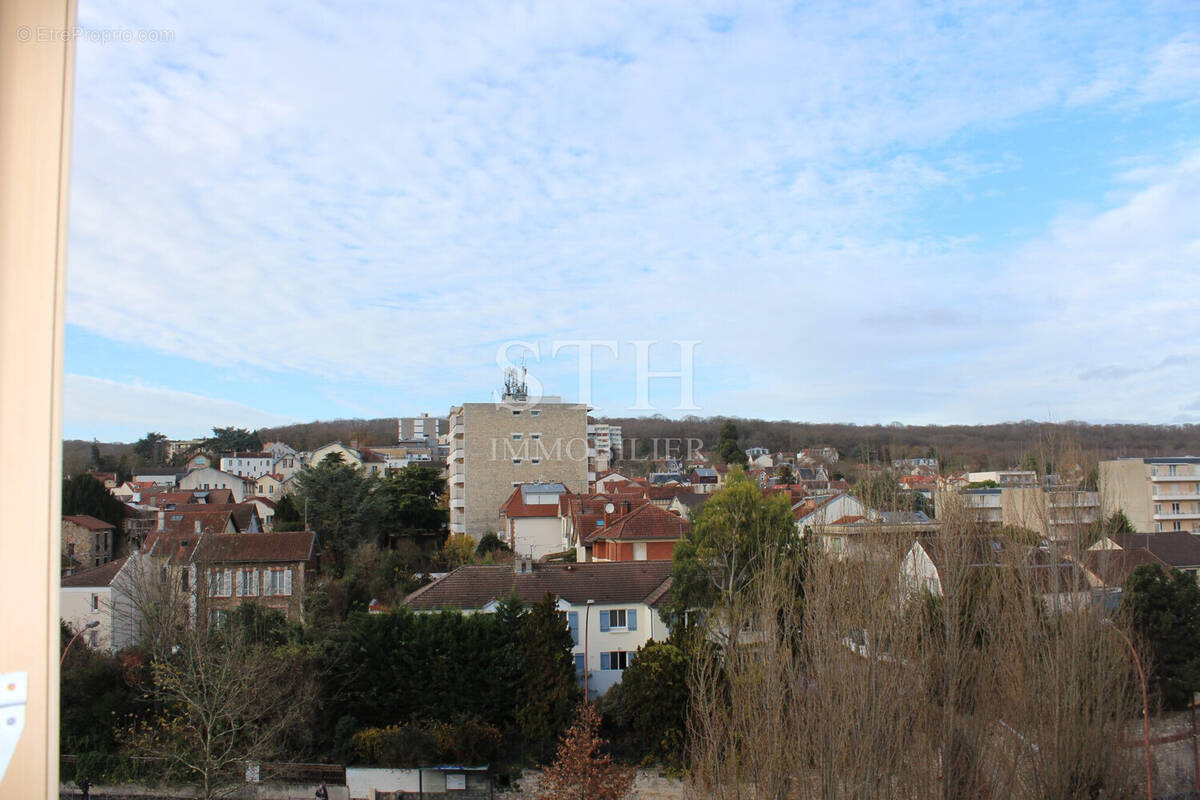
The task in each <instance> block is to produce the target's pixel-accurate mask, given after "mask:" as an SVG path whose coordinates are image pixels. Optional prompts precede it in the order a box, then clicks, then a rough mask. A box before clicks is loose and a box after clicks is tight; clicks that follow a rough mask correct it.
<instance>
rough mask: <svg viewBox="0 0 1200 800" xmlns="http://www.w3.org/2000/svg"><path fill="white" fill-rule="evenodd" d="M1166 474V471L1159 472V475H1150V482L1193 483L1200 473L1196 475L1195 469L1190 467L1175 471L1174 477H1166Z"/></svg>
mask: <svg viewBox="0 0 1200 800" xmlns="http://www.w3.org/2000/svg"><path fill="white" fill-rule="evenodd" d="M1166 472H1167V471H1166V470H1163V471H1162V472H1159V474H1157V475H1151V476H1150V480H1152V481H1154V482H1155V483H1158V482H1164V481H1193V482H1194V481H1195V480H1196V478H1197V477H1200V473H1197V472H1196V468H1195V467H1192V466H1186V467H1180V468H1179V469H1177V470H1175V474H1174V475H1168V474H1166Z"/></svg>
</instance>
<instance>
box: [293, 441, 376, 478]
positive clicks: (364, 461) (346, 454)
mask: <svg viewBox="0 0 1200 800" xmlns="http://www.w3.org/2000/svg"><path fill="white" fill-rule="evenodd" d="M330 455H339V456H341V457H342V461H343V462H344V463H346V464H349V465H350V466H352V467H355V468H356V469H361V470H365V471H366V472H369V473H373V474H375V475H381V476H382V475H383V474H384V472H386V471H387V459H386V458H384V457H383V456H381V455H379V454H378V453H376V452H375V451H373V450H371V449H369V448H366V447H359V445H358V441H357V440H351V441H350V445H349V446H346V445H344V444H342V443H341V442H331V443H329V444H327V445H323V446H321V447H318V448H317V449H316V450H313V452H312V461H311V463H312V464H313V465H314V466H315V465H316V464H320V463H321V462H322V461H324V460H325V458H326V457H328V456H330Z"/></svg>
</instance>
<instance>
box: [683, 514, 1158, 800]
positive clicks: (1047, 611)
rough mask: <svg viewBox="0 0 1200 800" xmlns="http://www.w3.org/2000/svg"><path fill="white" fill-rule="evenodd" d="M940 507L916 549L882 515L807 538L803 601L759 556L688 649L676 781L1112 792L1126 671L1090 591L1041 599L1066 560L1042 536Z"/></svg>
mask: <svg viewBox="0 0 1200 800" xmlns="http://www.w3.org/2000/svg"><path fill="white" fill-rule="evenodd" d="M942 524H943V528H942V530H941V532H940V533H938V534H937V535H934V536H928V537H924V538H923V539H921V540H920V542H919V544H920V549H919V551H918V550H916V549H914V547H913V545H914V540H913V539H912V538H909V539H907V540H906V539H904V538H902V537H901V536H899V535H896V534H894V532H892V531H889V530H887V529H884V528H883V527H882V526H881V527H879V528H878V529H877V530H874V531H873V532H868V533H866V534H864V535H865V536H867V537H868V542H867V544H866V546H864V547H862V548H861V549H859V550H857V551H856V552H854V553H853V554H851V555H849V556H847V557H843V558H839V557H834V556H832V555H830V554H826V553H822V552H821V549H820V548H812V549H811V550H810V551H809V553H808V556H807V563H806V564H805V567H804V568H805V575H804V584H803V585H804V600H803V608H800V607H798V605H797V603H796V601H795V596H794V593H793V591H792V589H791V587H792V586H794V585H795V578H794V576H791V575H789V574H787V572H786V570H787V569H789V566H788V564H787V562H786V561H783V560H778V561H777V560H769V559H764V560H763V562H762V568H761V569H760V570H759V571H758V572H757V573H756V575H755V577H754V578H753V579H752V581H751V582H750V584H749V588H748V590H747V591H745V592H743V593H742V594H741V595H739V596H738V597H737V598H735V599H734V600H733V602H732V603H731V604H730V607H729V611H728V613H729V617H730V629H731V630H734V631H738V632H739V634H738V635H736V636H733V637H730V639H729V641H728V642H725V643H721V644H720V646H718V644H714V643H710V644H709V645H708V646H707V647H705V648H703V652H702V653H701V655H700V656H699V657H697V658H696V659H695V660H694V666H693V670H692V674H691V676H690V681H691V684H692V695H691V696H692V701H691V715H690V718H689V736H690V740H689V745H690V756H691V774H690V792H691V794H692V795H693V796H695V797H717V798H739V799H740V798H754V800H757V799H758V798H771V800H777V799H779V798H810V797H812V798H817V797H819V798H867V797H870V798H887V797H895V798H928V797H943V798H962V797H970V798H985V797H986V798H1001V797H1017V798H1035V797H1037V798H1046V797H1053V798H1064V800H1065V799H1066V798H1094V797H1096V796H1098V794H1099V793H1100V792H1104V793H1105V794H1106V796H1121V793H1122V792H1123V791H1124V790H1125V788H1126V787H1127V781H1128V776H1129V775H1130V774H1131V770H1130V765H1129V762H1128V758H1129V754H1128V753H1127V752H1124V751H1123V750H1122V749H1121V748H1120V747H1119V745H1118V743H1117V742H1118V738H1119V737H1118V736H1117V732H1118V729H1119V728H1121V727H1122V726H1123V725H1125V724H1126V723H1127V722H1129V721H1130V720H1132V719H1134V717H1133V714H1132V709H1131V702H1130V701H1131V698H1132V692H1131V691H1130V689H1131V683H1130V670H1129V663H1128V659H1127V656H1126V653H1125V652H1124V651H1123V650H1122V646H1123V645H1122V642H1121V641H1120V639H1119V638H1118V637H1117V636H1115V635H1114V633H1113V631H1111V630H1110V629H1109V625H1108V624H1106V622H1105V617H1104V615H1103V612H1102V609H1100V608H1098V607H1097V606H1095V605H1092V604H1087V603H1076V602H1061V599H1062V598H1063V597H1070V598H1076V597H1077V595H1078V594H1079V593H1073V592H1072V591H1071V590H1073V589H1075V588H1077V587H1078V585H1079V583H1078V581H1079V580H1080V578H1079V576H1078V575H1074V576H1073V573H1072V569H1071V567H1070V565H1069V564H1067V565H1064V564H1063V563H1062V562H1060V561H1058V560H1054V559H1049V556H1048V555H1047V553H1046V551H1044V550H1039V549H1038V548H1029V547H1023V546H1018V545H1016V544H1012V543H1008V542H1006V541H1004V540H1000V539H997V537H995V536H994V535H991V536H989V535H987V532H986V531H982V530H979V529H978V528H976V527H975V526H973V525H971V524H970V523H969V522H967V521H966V520H963V519H961V518H953V517H951V518H944V519H942ZM913 553H915V554H917V555H920V556H921V558H920V559H919V560H918V559H915V558H914V557H910V554H913ZM1048 559H1049V560H1048ZM918 561H919V564H921V565H923V567H922V568H920V569H917V568H915V567H914V566H913V565H914V564H918ZM1060 573H1061V574H1060ZM1085 594H1086V593H1085Z"/></svg>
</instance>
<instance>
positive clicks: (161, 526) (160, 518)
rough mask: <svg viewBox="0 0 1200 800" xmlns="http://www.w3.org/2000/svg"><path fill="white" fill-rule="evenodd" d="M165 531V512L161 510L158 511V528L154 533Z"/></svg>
mask: <svg viewBox="0 0 1200 800" xmlns="http://www.w3.org/2000/svg"><path fill="white" fill-rule="evenodd" d="M166 529H167V512H166V511H163V510H162V509H161V508H160V509H159V510H158V527H157V528H155V530H156V531H165V530H166Z"/></svg>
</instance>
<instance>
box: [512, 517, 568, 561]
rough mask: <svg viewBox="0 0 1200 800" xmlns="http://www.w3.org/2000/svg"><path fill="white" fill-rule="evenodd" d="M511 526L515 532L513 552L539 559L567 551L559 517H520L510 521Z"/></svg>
mask: <svg viewBox="0 0 1200 800" xmlns="http://www.w3.org/2000/svg"><path fill="white" fill-rule="evenodd" d="M509 524H510V525H511V526H512V530H513V537H512V542H511V544H512V548H513V552H516V553H519V554H520V555H523V556H532V557H533V558H534V559H538V558H541V557H542V556H548V555H550V554H551V553H561V552H562V551H563V550H564V549H566V548H565V546H564V545H563V535H562V523H561V522H560V521H559V519H558V517H520V518H518V519H513V520H509Z"/></svg>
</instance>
